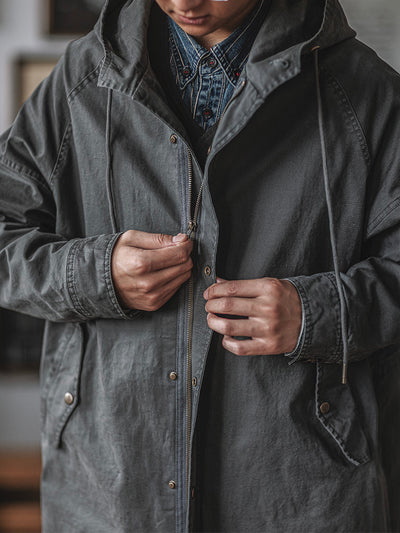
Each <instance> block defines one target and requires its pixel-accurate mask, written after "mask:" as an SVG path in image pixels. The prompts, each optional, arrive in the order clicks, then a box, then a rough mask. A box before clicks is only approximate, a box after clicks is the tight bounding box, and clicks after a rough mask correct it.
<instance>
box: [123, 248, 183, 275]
mask: <svg viewBox="0 0 400 533" xmlns="http://www.w3.org/2000/svg"><path fill="white" fill-rule="evenodd" d="M192 247H193V243H192V241H187V242H183V243H182V244H179V246H168V247H167V248H159V249H155V250H142V249H140V248H132V252H131V254H130V262H129V266H130V269H131V275H132V276H138V275H143V274H148V273H150V272H156V271H158V270H162V269H164V268H169V267H172V266H176V265H181V264H183V263H185V262H186V261H187V260H188V259H189V257H190V253H191V251H192Z"/></svg>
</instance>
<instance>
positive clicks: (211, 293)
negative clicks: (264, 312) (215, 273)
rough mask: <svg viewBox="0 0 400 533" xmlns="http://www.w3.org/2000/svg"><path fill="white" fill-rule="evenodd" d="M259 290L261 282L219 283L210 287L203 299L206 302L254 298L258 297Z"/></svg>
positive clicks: (250, 280)
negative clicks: (217, 299)
mask: <svg viewBox="0 0 400 533" xmlns="http://www.w3.org/2000/svg"><path fill="white" fill-rule="evenodd" d="M261 290H262V289H261V280H256V279H249V280H234V281H221V282H219V283H215V284H214V285H211V287H209V288H208V289H207V290H206V291H205V292H204V298H205V299H206V300H209V299H212V298H223V297H228V298H231V297H233V296H236V297H238V298H242V297H243V298H255V297H257V296H259V294H260V291H261Z"/></svg>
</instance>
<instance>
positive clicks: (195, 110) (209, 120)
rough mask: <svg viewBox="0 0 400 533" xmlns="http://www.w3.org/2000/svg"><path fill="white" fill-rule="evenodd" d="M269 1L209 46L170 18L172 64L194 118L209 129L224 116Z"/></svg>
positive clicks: (258, 5)
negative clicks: (222, 39)
mask: <svg viewBox="0 0 400 533" xmlns="http://www.w3.org/2000/svg"><path fill="white" fill-rule="evenodd" d="M269 4H270V2H269V1H265V0H261V1H260V2H258V4H257V5H256V7H255V8H254V9H253V11H252V12H251V13H250V15H249V16H248V17H246V19H245V21H244V22H243V23H242V24H241V25H240V26H239V27H238V28H236V30H235V31H234V32H233V33H231V34H230V35H229V37H227V38H226V39H225V40H224V41H222V42H220V43H218V44H216V45H214V46H213V47H212V48H211V49H210V50H207V49H206V48H203V47H202V46H201V45H200V44H198V43H197V42H196V41H195V39H194V38H193V37H191V36H190V35H188V34H187V33H185V32H184V31H183V30H182V29H181V28H180V27H179V26H178V25H177V24H176V23H175V22H174V21H173V20H172V19H171V18H169V21H168V24H169V57H170V67H171V71H172V74H173V77H174V79H175V81H176V84H177V87H178V89H179V91H180V93H181V96H182V99H183V101H184V103H185V104H186V106H187V108H188V109H189V110H190V112H191V115H192V118H193V119H194V120H195V121H196V122H197V124H199V125H200V126H201V127H202V128H203V129H207V128H209V127H210V126H212V125H213V124H215V123H216V122H218V120H219V119H220V118H221V115H222V113H223V111H224V109H225V106H226V104H227V103H228V102H229V100H230V99H231V97H232V94H233V91H234V89H235V87H236V85H237V83H238V80H239V77H240V75H241V73H242V71H243V68H244V66H245V64H246V61H247V58H248V57H249V53H250V49H251V47H252V45H253V42H254V39H255V37H256V35H257V32H258V30H259V29H260V27H261V24H262V22H263V20H264V17H265V14H266V11H267V5H269Z"/></svg>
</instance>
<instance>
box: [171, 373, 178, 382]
mask: <svg viewBox="0 0 400 533" xmlns="http://www.w3.org/2000/svg"><path fill="white" fill-rule="evenodd" d="M169 379H172V381H176V380H177V379H178V374H177V373H176V372H170V373H169Z"/></svg>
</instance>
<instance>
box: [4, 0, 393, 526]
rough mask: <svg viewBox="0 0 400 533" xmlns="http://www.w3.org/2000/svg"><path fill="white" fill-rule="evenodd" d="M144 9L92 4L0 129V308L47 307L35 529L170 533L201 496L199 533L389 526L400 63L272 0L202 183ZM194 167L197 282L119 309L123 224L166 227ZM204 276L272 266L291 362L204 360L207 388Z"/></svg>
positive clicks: (139, 4) (331, 17) (324, 13)
mask: <svg viewBox="0 0 400 533" xmlns="http://www.w3.org/2000/svg"><path fill="white" fill-rule="evenodd" d="M151 5H152V2H151V1H150V0H129V1H123V0H109V2H108V4H107V5H106V6H105V9H104V10H103V12H102V16H101V19H100V21H99V23H98V24H97V26H96V28H95V31H93V32H91V33H90V34H89V35H88V36H86V37H84V38H82V39H80V40H78V41H76V42H74V43H72V44H71V45H70V46H69V48H68V50H67V52H66V54H65V56H64V57H63V58H62V59H61V61H60V62H59V64H58V65H57V67H56V69H55V70H54V72H53V73H52V74H51V75H50V77H49V78H48V79H47V80H46V81H45V82H44V83H43V84H42V85H41V86H40V88H39V89H38V90H37V91H36V92H35V93H34V95H33V96H32V97H31V98H30V100H29V101H28V102H27V103H26V104H25V105H24V106H23V108H22V110H21V112H20V113H19V115H18V117H17V119H16V121H15V123H14V124H13V126H12V127H11V128H10V129H9V130H8V131H7V132H6V133H5V134H4V135H3V136H2V138H1V146H0V191H1V192H0V230H1V232H0V305H1V306H4V307H6V308H10V309H14V310H17V311H22V312H25V313H29V314H31V315H34V316H38V317H42V318H45V319H46V320H47V326H46V331H45V339H44V350H43V358H42V366H41V384H42V410H41V414H42V441H43V442H42V444H43V476H42V502H43V527H44V532H45V533H63V532H67V531H68V532H71V531H72V532H74V533H78V532H80V533H92V532H93V533H110V532H118V533H128V532H129V533H133V532H135V533H136V532H156V531H159V532H173V531H176V532H177V533H178V532H179V533H180V532H184V531H186V530H187V528H188V527H189V526H188V521H189V514H190V513H188V508H189V507H190V508H191V509H196V508H197V510H198V508H199V506H200V507H201V510H202V512H201V515H202V518H201V520H202V525H201V528H202V530H203V531H224V532H229V533H232V532H245V531H246V532H247V531H248V532H250V531H251V532H286V533H289V532H300V531H307V532H314V531H315V532H317V531H318V532H320V531H326V532H333V531H337V532H339V531H340V532H344V531H363V532H365V531H389V530H391V529H392V530H399V529H400V519H399V505H398V504H399V498H400V496H399V494H400V491H399V477H398V474H399V470H400V468H399V465H400V458H399V449H400V447H399V446H400V440H399V423H398V407H399V405H400V397H399V396H400V393H399V386H398V383H399V381H398V380H399V377H400V363H399V356H400V354H399V344H400V179H399V178H400V152H399V149H398V143H399V138H400V120H399V118H400V80H399V77H398V75H397V74H396V73H395V72H394V71H393V70H392V69H391V68H389V67H388V66H387V65H386V64H384V63H383V62H382V61H381V60H379V59H378V58H377V56H376V55H375V54H374V53H373V52H372V51H371V50H370V49H368V48H367V47H365V46H364V45H362V44H361V43H359V42H357V41H356V40H355V38H354V35H355V34H354V32H353V31H352V30H351V29H350V28H349V27H348V25H347V23H346V20H345V17H344V14H343V12H342V10H341V8H340V6H339V4H338V2H337V0H296V1H294V0H272V2H271V6H270V10H269V13H268V16H267V18H266V20H265V23H264V25H263V26H262V28H261V30H260V32H259V34H258V36H257V38H256V41H255V43H254V46H253V49H252V52H251V55H250V57H249V60H248V63H247V66H246V70H245V73H244V76H243V81H242V83H241V84H239V85H240V86H239V88H238V90H237V92H236V94H235V96H234V98H233V100H232V101H231V103H230V104H229V106H228V108H227V109H226V112H225V114H224V116H223V118H222V120H221V122H220V124H219V127H218V130H217V132H216V135H215V138H214V140H213V143H212V146H211V148H210V152H209V155H208V159H207V162H206V167H205V171H204V175H203V172H202V170H201V168H200V166H199V165H198V163H197V161H196V157H195V154H193V152H192V150H191V147H190V143H189V141H188V137H187V134H186V133H185V131H184V129H183V127H182V125H181V123H180V122H179V121H178V119H177V118H176V116H174V114H173V113H172V112H171V110H170V109H169V107H168V106H167V105H166V103H165V99H164V96H163V92H162V89H161V87H160V85H159V83H158V81H157V80H156V78H155V76H154V74H153V72H152V69H151V66H150V63H149V58H148V53H147V49H146V35H147V28H148V23H149V16H150V8H151ZM316 47H319V49H318V52H316ZM316 54H318V57H317V56H316ZM316 59H317V61H315V60H316ZM316 74H317V76H318V79H319V80H320V93H319V95H318V91H317V88H318V84H317V82H316ZM318 102H319V103H320V105H321V109H320V112H319V113H318ZM321 140H322V145H321ZM324 158H325V159H326V168H325V170H324V164H323V161H324ZM324 176H325V177H329V183H328V184H327V187H324ZM203 177H204V184H203V191H202V198H201V204H200V209H199V212H198V218H197V224H198V227H197V231H196V235H195V247H194V248H195V249H194V262H195V268H194V276H193V284H191V285H190V286H185V287H183V288H182V289H181V290H180V291H179V293H178V294H177V295H176V296H174V297H173V298H172V299H171V300H170V302H168V303H167V304H166V305H165V306H164V307H163V308H162V309H161V310H159V311H157V312H154V313H145V312H143V313H138V312H135V311H131V312H126V310H124V309H122V308H121V307H120V305H119V303H118V300H117V298H116V294H115V291H114V287H113V282H112V278H111V271H110V258H111V254H112V250H113V246H114V245H115V242H116V240H117V239H118V236H119V235H120V233H121V232H123V231H125V230H127V229H132V228H133V229H137V230H142V231H148V232H162V233H169V234H175V233H177V232H179V231H183V232H185V231H186V230H187V228H188V224H189V222H190V220H191V219H192V218H193V205H192V204H193V203H194V201H190V200H189V198H188V194H189V189H192V191H193V194H194V196H196V195H197V192H198V191H199V189H200V184H201V182H202V180H203ZM190 182H191V185H190ZM326 189H327V190H328V195H329V194H330V195H331V200H332V208H333V209H332V213H331V217H329V216H328V209H327V202H326V193H327V191H326ZM216 198H218V199H219V202H218V205H221V201H223V202H224V205H225V207H224V209H223V210H221V212H216V211H215V209H214V204H213V199H214V201H215V199H216ZM192 200H193V199H192ZM215 205H217V204H215ZM219 242H225V243H226V242H228V243H229V246H226V247H225V248H224V254H223V257H220V256H218V255H217V254H218V252H219V250H220V249H219ZM335 248H336V252H335V251H334V252H332V249H334V250H335ZM335 253H337V259H338V269H337V270H338V271H337V272H336V275H335V272H334V270H335V269H334V261H333V256H334V255H335ZM217 261H219V263H218V264H221V265H224V267H223V268H224V272H222V273H221V272H216V271H215V270H216V264H217ZM339 270H340V275H339ZM218 274H219V275H223V276H225V277H227V278H228V279H244V278H258V277H263V276H272V277H279V278H289V279H290V280H291V281H292V282H293V283H294V284H295V286H296V288H297V289H298V291H299V294H300V296H301V299H302V306H303V326H304V330H303V334H302V336H301V339H300V340H299V343H298V346H297V347H296V350H295V351H294V352H293V353H292V354H281V355H277V356H268V357H267V356H259V357H247V358H243V357H236V356H234V355H232V354H230V353H227V352H224V351H223V350H222V349H221V348H219V349H216V350H214V351H213V352H212V353H210V354H209V358H208V362H207V374H208V378H207V397H206V398H205V399H204V394H203V395H202V390H203V392H204V388H203V386H204V376H205V368H206V360H207V356H208V353H209V346H210V342H211V336H212V335H211V331H210V330H209V329H208V327H207V323H206V313H205V309H204V304H205V302H204V300H203V296H202V294H203V291H204V290H205V289H206V287H208V286H209V285H211V284H212V283H213V282H214V280H215V276H216V275H218ZM339 280H340V283H339V285H340V287H339V285H338V281H339ZM341 290H342V292H343V302H342V306H341V304H340V291H341ZM343 324H344V325H345V331H342V329H343ZM188 332H189V335H188ZM189 337H191V338H192V342H191V346H188V338H189ZM343 340H344V343H345V345H346V348H347V350H348V357H349V363H350V364H349V370H348V383H347V385H343V384H341V364H340V363H341V362H342V358H343ZM190 348H191V350H190ZM290 362H292V363H293V364H289V363H290ZM193 378H195V379H193ZM200 397H202V404H201V408H202V412H201V413H200V414H201V416H202V417H203V419H205V420H206V421H208V424H206V426H207V435H206V439H205V442H204V444H203V448H202V450H203V463H201V468H200V470H199V468H197V472H196V473H195V471H194V470H193V473H192V474H191V472H190V467H191V464H192V463H193V464H194V462H193V461H192V460H191V456H192V437H193V432H194V429H195V427H196V419H197V416H198V414H199V413H198V412H199V400H200ZM203 399H204V401H203ZM192 485H193V486H200V491H199V495H198V496H196V494H195V492H193V495H194V498H192V490H191V487H192ZM197 498H198V499H197ZM188 502H190V505H189V503H188ZM197 502H200V503H197ZM396 513H397V514H396ZM199 527H200V526H199Z"/></svg>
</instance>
